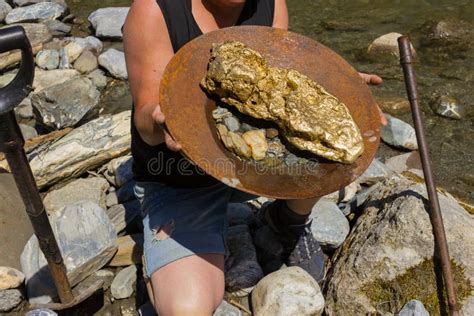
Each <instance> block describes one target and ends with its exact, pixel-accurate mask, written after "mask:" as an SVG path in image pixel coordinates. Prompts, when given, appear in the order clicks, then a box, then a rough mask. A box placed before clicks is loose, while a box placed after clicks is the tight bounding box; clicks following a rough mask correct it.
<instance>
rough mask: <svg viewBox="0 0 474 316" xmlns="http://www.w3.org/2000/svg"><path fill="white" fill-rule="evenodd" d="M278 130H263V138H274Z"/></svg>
mask: <svg viewBox="0 0 474 316" xmlns="http://www.w3.org/2000/svg"><path fill="white" fill-rule="evenodd" d="M278 134H279V133H278V130H277V129H276V128H267V129H265V136H266V137H267V138H275V137H277V136H278Z"/></svg>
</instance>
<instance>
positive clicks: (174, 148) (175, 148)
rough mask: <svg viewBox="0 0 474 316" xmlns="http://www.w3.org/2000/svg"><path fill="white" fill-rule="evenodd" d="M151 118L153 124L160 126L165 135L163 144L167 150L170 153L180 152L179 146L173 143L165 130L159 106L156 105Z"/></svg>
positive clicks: (175, 142)
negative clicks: (170, 151)
mask: <svg viewBox="0 0 474 316" xmlns="http://www.w3.org/2000/svg"><path fill="white" fill-rule="evenodd" d="M151 116H152V118H153V121H155V123H156V124H158V125H160V126H161V128H162V129H163V134H164V135H165V143H166V146H167V147H168V149H169V150H172V151H180V150H181V149H182V147H181V144H179V143H178V142H177V141H175V140H174V139H173V137H171V135H170V134H169V133H168V131H167V130H166V127H165V125H164V124H165V115H164V114H163V112H161V107H160V105H159V104H158V105H156V107H155V109H154V110H153V113H152V114H151Z"/></svg>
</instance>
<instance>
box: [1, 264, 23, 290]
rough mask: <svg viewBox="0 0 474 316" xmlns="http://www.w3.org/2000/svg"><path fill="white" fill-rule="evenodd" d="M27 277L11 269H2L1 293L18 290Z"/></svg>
mask: <svg viewBox="0 0 474 316" xmlns="http://www.w3.org/2000/svg"><path fill="white" fill-rule="evenodd" d="M24 280H25V276H24V275H23V273H22V272H21V271H18V270H17V269H14V268H10V267H0V291H1V290H9V289H16V288H18V287H20V285H22V284H23V281H24Z"/></svg>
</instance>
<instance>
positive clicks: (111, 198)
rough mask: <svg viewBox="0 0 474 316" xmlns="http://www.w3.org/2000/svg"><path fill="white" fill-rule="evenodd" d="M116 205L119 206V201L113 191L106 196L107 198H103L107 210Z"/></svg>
mask: <svg viewBox="0 0 474 316" xmlns="http://www.w3.org/2000/svg"><path fill="white" fill-rule="evenodd" d="M117 204H119V201H118V197H117V194H116V193H115V191H114V192H110V193H109V194H107V196H106V197H105V205H107V207H108V208H109V207H112V206H114V205H117Z"/></svg>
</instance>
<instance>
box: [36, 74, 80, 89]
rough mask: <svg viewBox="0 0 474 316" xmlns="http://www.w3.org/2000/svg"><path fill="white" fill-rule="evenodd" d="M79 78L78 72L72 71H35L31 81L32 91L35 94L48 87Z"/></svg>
mask: <svg viewBox="0 0 474 316" xmlns="http://www.w3.org/2000/svg"><path fill="white" fill-rule="evenodd" d="M76 76H79V72H77V70H74V69H66V70H62V69H56V70H49V71H44V70H42V69H39V68H36V69H35V79H34V81H33V89H34V91H35V92H36V93H38V92H40V91H41V90H43V89H46V88H48V87H51V86H54V85H57V84H61V83H63V82H65V81H67V80H69V79H71V78H74V77H76Z"/></svg>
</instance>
